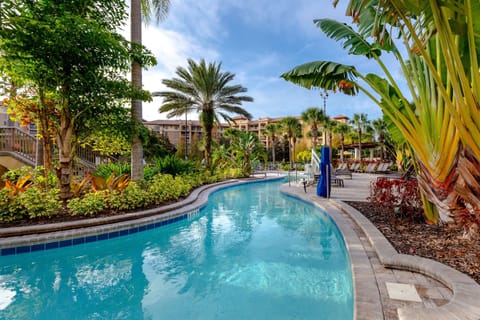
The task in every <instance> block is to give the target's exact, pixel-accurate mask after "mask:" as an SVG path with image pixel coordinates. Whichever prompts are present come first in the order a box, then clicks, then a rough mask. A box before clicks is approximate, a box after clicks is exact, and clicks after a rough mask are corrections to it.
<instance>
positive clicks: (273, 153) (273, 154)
mask: <svg viewBox="0 0 480 320" xmlns="http://www.w3.org/2000/svg"><path fill="white" fill-rule="evenodd" d="M272 162H273V165H274V166H275V136H272Z"/></svg>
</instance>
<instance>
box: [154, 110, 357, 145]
mask: <svg viewBox="0 0 480 320" xmlns="http://www.w3.org/2000/svg"><path fill="white" fill-rule="evenodd" d="M295 118H297V119H298V120H299V121H300V123H302V120H301V117H299V116H296V117H295ZM233 119H234V121H235V122H234V123H231V125H228V124H226V123H223V124H221V125H220V127H219V126H217V127H216V129H215V130H214V133H213V138H214V139H219V138H220V137H221V135H222V133H223V131H224V130H225V129H227V128H229V127H232V128H235V129H238V130H244V131H247V132H254V133H255V134H256V135H257V136H258V138H259V139H260V141H261V142H262V143H263V144H264V145H265V147H266V148H267V149H269V148H271V146H270V143H271V141H270V139H268V137H267V136H266V135H264V134H263V130H264V129H265V127H266V126H267V125H268V124H271V123H274V124H278V123H280V122H281V121H282V120H283V117H276V118H269V117H266V118H260V119H257V120H249V119H247V118H244V117H236V118H233ZM332 119H333V120H335V121H338V122H342V123H347V122H348V119H349V118H348V117H347V116H345V115H338V116H336V117H333V118H332ZM144 124H145V126H146V127H147V128H149V129H150V130H152V131H153V132H156V133H158V134H162V135H165V136H166V137H167V138H168V140H169V141H170V143H172V144H173V145H175V146H176V147H178V146H179V145H180V144H184V143H185V141H186V143H187V149H188V150H190V145H191V143H192V142H193V143H195V141H199V139H201V138H202V136H203V132H202V127H201V125H200V122H199V121H198V120H188V121H185V120H153V121H145V122H144ZM309 131H310V128H309V126H306V125H303V123H302V136H303V137H302V138H300V139H299V140H298V143H305V144H306V146H307V147H308V148H310V147H311V146H312V138H311V137H310V136H309V134H308V132H309ZM185 136H186V140H185ZM322 143H323V137H322V135H320V136H319V137H318V138H317V144H318V145H321V144H322Z"/></svg>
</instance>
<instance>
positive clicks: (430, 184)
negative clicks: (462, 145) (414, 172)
mask: <svg viewBox="0 0 480 320" xmlns="http://www.w3.org/2000/svg"><path fill="white" fill-rule="evenodd" d="M418 185H419V188H420V190H421V192H422V193H423V194H424V195H425V197H426V198H427V199H428V201H429V202H431V203H432V204H433V205H434V206H435V208H436V210H437V212H438V216H433V217H427V219H429V220H430V222H431V223H438V222H442V223H448V222H452V221H455V222H456V223H458V224H459V225H461V226H463V227H464V229H465V231H466V234H467V235H468V236H478V231H479V229H480V163H479V162H478V160H477V159H475V157H473V155H472V154H471V152H469V151H468V150H463V151H461V152H460V153H459V157H458V160H457V163H456V164H455V165H453V167H452V170H451V172H450V174H449V175H448V177H447V178H446V179H445V181H437V180H435V179H434V178H433V177H432V176H431V175H430V174H429V173H428V172H427V170H426V169H425V167H424V166H422V164H421V163H420V172H419V174H418ZM426 213H427V214H428V212H427V211H426Z"/></svg>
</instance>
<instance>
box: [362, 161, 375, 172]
mask: <svg viewBox="0 0 480 320" xmlns="http://www.w3.org/2000/svg"><path fill="white" fill-rule="evenodd" d="M376 168H377V163H375V162H371V163H369V164H368V165H367V167H366V168H365V170H363V172H365V173H375V169H376Z"/></svg>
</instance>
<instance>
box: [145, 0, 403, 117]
mask: <svg viewBox="0 0 480 320" xmlns="http://www.w3.org/2000/svg"><path fill="white" fill-rule="evenodd" d="M346 5H347V1H346V0H343V1H340V4H339V6H338V7H337V8H335V9H334V8H333V6H332V3H331V1H330V0H320V1H311V0H276V1H272V0H171V8H170V13H169V15H168V17H167V19H166V20H164V21H163V22H161V23H159V24H158V25H155V24H152V25H150V26H146V27H144V30H143V42H144V44H145V45H146V46H147V48H149V49H150V50H151V51H152V52H153V53H154V55H155V56H156V58H157V60H158V65H157V66H156V67H154V68H150V69H149V70H147V71H144V75H143V82H144V87H145V88H146V89H147V90H150V91H162V90H165V87H164V86H163V85H162V83H161V81H162V79H165V78H172V77H173V76H174V73H175V69H176V67H177V66H179V65H181V66H186V61H187V58H193V59H195V60H197V61H198V60H199V59H201V58H205V60H206V61H207V62H213V61H216V62H222V69H223V71H229V72H232V73H234V74H236V77H235V79H234V81H233V82H232V83H234V84H241V85H242V86H244V87H246V88H247V89H248V92H247V94H248V95H250V96H252V97H253V98H254V100H255V101H254V102H253V103H245V104H244V105H243V107H244V108H245V109H247V110H248V111H249V112H250V113H251V114H252V115H253V116H254V118H255V119H258V118H263V117H281V116H291V115H300V114H301V112H302V111H304V110H305V109H307V108H308V107H312V106H317V107H323V99H322V98H321V97H320V91H318V90H307V89H304V88H301V87H299V86H296V85H294V84H292V83H289V82H287V81H285V80H283V79H282V78H280V75H281V74H282V73H284V72H286V71H288V70H290V69H291V68H293V67H295V66H297V65H300V64H302V63H305V62H309V61H314V60H333V61H337V62H341V63H345V64H349V65H355V66H356V67H357V68H358V69H359V70H361V71H364V72H368V71H370V70H375V65H374V64H373V63H372V62H370V61H367V60H366V59H364V58H362V57H358V56H349V55H347V53H346V52H345V51H344V50H343V49H342V47H341V45H340V44H339V43H336V42H334V41H333V40H330V39H328V38H326V37H325V36H324V35H323V33H322V32H321V31H320V29H318V28H317V27H316V26H315V25H314V24H313V19H316V18H333V19H336V20H341V21H345V22H349V21H350V18H349V17H345V15H344V13H345V6H346ZM393 68H395V66H393ZM326 104H327V114H328V115H330V116H336V115H339V114H344V115H347V116H349V117H351V116H352V115H353V114H354V113H362V112H363V113H367V114H368V118H369V119H371V120H372V119H375V118H378V117H380V116H381V111H380V109H379V108H378V107H377V106H375V105H374V104H373V103H372V102H371V101H370V100H369V99H368V98H367V97H365V96H363V95H359V96H356V97H349V96H345V95H343V94H341V93H332V92H330V93H329V97H328V99H327V101H326ZM160 105H161V98H155V99H154V102H153V103H144V107H143V116H144V118H145V119H146V120H155V119H165V118H166V116H165V114H160V113H158V108H159V106H160ZM190 117H191V118H194V117H195V116H194V115H193V114H192V115H190Z"/></svg>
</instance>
